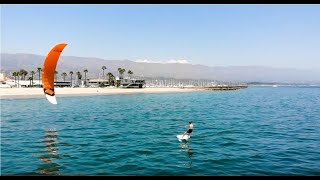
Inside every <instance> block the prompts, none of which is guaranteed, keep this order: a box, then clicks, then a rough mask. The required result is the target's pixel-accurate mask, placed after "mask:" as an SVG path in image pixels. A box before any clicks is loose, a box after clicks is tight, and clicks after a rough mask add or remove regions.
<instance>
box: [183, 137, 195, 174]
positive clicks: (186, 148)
mask: <svg viewBox="0 0 320 180" xmlns="http://www.w3.org/2000/svg"><path fill="white" fill-rule="evenodd" d="M181 148H182V149H183V151H185V152H187V155H188V158H189V162H188V167H189V168H191V167H192V156H193V150H192V148H191V147H190V142H189V141H187V142H185V143H184V144H181Z"/></svg>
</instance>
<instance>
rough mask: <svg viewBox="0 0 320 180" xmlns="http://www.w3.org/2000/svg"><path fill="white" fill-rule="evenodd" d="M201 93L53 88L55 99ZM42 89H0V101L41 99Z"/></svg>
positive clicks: (192, 90) (152, 89)
mask: <svg viewBox="0 0 320 180" xmlns="http://www.w3.org/2000/svg"><path fill="white" fill-rule="evenodd" d="M194 91H201V90H199V89H198V90H197V89H189V88H141V89H122V88H55V93H56V97H66V96H92V95H94V96H96V95H119V94H143V93H180V92H194ZM43 97H45V95H44V92H43V89H42V88H1V89H0V99H20V98H43Z"/></svg>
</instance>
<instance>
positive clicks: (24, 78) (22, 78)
mask: <svg viewBox="0 0 320 180" xmlns="http://www.w3.org/2000/svg"><path fill="white" fill-rule="evenodd" d="M27 74H28V71H26V70H24V69H20V75H21V80H26V75H27Z"/></svg>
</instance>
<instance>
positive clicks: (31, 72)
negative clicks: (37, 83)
mask: <svg viewBox="0 0 320 180" xmlns="http://www.w3.org/2000/svg"><path fill="white" fill-rule="evenodd" d="M30 74H31V77H32V85H33V75H34V74H35V72H34V71H30Z"/></svg>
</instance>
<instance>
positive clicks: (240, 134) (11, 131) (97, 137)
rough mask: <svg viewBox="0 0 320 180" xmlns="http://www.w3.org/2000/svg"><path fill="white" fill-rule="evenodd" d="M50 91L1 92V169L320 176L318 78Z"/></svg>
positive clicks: (19, 171) (6, 172) (21, 171)
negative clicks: (96, 92) (292, 83)
mask: <svg viewBox="0 0 320 180" xmlns="http://www.w3.org/2000/svg"><path fill="white" fill-rule="evenodd" d="M57 100H58V103H59V104H58V105H51V104H50V103H49V102H48V101H47V100H46V99H45V98H30V99H2V100H1V175H109V176H113V175H120V176H125V175H142V176H154V175H158V176H161V175H173V176H193V175H200V176H202V175H204V176H208V175H217V176H225V175H248V176H251V175H271V176H272V175H304V176H309V175H320V87H277V88H273V87H249V88H247V89H242V90H237V91H201V92H188V93H163V94H132V95H108V96H80V97H58V99H57ZM189 121H193V123H194V131H193V133H192V135H191V138H190V141H188V142H179V141H178V139H177V138H176V135H177V134H182V133H184V132H185V131H186V130H187V129H186V127H185V125H187V124H188V122H189Z"/></svg>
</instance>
